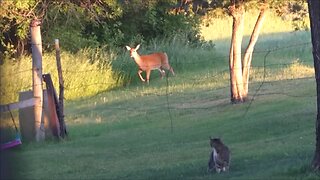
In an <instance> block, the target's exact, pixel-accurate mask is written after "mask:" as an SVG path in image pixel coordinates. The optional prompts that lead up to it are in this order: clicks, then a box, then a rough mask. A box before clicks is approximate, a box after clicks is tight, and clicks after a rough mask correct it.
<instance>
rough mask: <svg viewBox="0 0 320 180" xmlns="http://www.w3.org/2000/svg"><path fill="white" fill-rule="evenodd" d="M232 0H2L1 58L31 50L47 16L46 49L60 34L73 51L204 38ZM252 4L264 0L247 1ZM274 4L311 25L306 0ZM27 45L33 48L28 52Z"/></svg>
mask: <svg viewBox="0 0 320 180" xmlns="http://www.w3.org/2000/svg"><path fill="white" fill-rule="evenodd" d="M230 2H231V1H229V0H148V1H145V0H65V1H61V0H23V1H21V0H2V1H0V3H1V6H0V31H1V33H2V34H3V36H1V37H0V52H1V53H0V56H1V57H0V59H1V60H3V59H5V58H7V57H15V58H17V57H20V56H21V55H23V54H26V53H28V52H30V47H29V45H28V39H29V38H28V31H29V24H30V21H31V20H32V19H33V18H39V19H42V36H43V42H44V43H46V44H45V46H44V48H45V49H46V50H51V49H52V46H51V45H50V43H49V42H52V41H53V39H55V38H59V39H60V42H61V44H63V48H64V49H65V50H68V51H70V52H72V53H75V52H77V51H79V50H80V49H83V48H87V47H91V48H96V47H107V48H108V49H118V48H119V47H123V46H124V45H127V44H129V45H133V44H134V45H135V44H137V43H149V42H150V41H151V40H152V39H155V38H173V36H175V37H176V38H187V40H188V41H190V42H192V43H198V42H201V41H200V40H201V37H200V35H199V32H200V31H199V27H200V24H201V20H203V22H205V23H206V24H208V23H210V20H211V19H212V18H216V17H223V18H225V17H228V12H227V8H228V6H229V5H230ZM245 2H246V7H247V9H254V8H257V7H258V6H259V2H260V1H258V0H251V1H245ZM269 3H270V6H271V8H273V9H274V10H275V11H276V12H277V14H278V15H279V16H281V17H283V18H285V19H286V20H288V21H292V22H293V25H294V26H295V27H296V29H297V30H298V29H306V28H307V27H308V24H307V23H306V21H305V19H306V16H307V10H306V9H307V8H306V5H305V1H304V0H299V1H279V0H270V1H269ZM26 50H27V51H26Z"/></svg>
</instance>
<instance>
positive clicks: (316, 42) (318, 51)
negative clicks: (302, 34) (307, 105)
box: [308, 0, 320, 170]
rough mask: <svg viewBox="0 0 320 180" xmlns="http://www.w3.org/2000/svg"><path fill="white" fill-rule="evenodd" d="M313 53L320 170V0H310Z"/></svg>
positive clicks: (318, 164)
mask: <svg viewBox="0 0 320 180" xmlns="http://www.w3.org/2000/svg"><path fill="white" fill-rule="evenodd" d="M308 8H309V16H310V26H311V39H312V47H313V50H312V53H313V60H314V69H315V78H316V83H317V119H316V150H315V153H314V158H313V161H312V167H313V168H314V169H315V170H320V1H319V0H308Z"/></svg>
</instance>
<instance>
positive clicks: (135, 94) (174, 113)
mask: <svg viewBox="0 0 320 180" xmlns="http://www.w3.org/2000/svg"><path fill="white" fill-rule="evenodd" d="M246 40H248V39H247V37H246V38H245V41H246ZM229 42H230V41H229V40H228V38H225V39H219V40H218V39H217V40H216V41H215V43H216V46H215V48H214V49H207V48H203V47H197V48H194V47H191V46H189V45H188V44H186V43H184V42H179V41H176V40H174V39H173V40H171V41H168V42H165V41H163V42H162V41H159V42H155V43H154V45H150V46H144V45H142V46H141V50H140V51H141V53H148V52H152V51H156V50H164V51H166V52H167V53H168V55H169V57H170V62H171V64H172V66H173V68H174V69H175V72H176V76H175V77H172V76H171V75H169V79H163V80H160V79H159V74H158V72H153V73H152V76H151V80H150V85H146V84H143V83H141V82H139V79H138V77H137V75H136V70H137V69H136V66H135V64H134V62H132V61H130V58H129V55H128V52H126V51H125V49H124V53H123V54H122V53H120V54H119V55H118V56H116V57H114V61H113V62H112V64H111V66H112V70H113V71H114V72H118V73H120V74H122V75H123V74H125V75H126V76H124V77H123V78H124V79H125V78H128V77H129V78H130V79H131V82H129V83H128V84H127V85H126V86H125V87H117V88H114V89H112V90H110V91H108V92H100V93H98V94H96V95H95V96H91V97H88V98H82V99H73V100H68V99H67V100H66V109H65V118H66V123H67V127H68V131H69V137H68V138H67V139H66V140H62V141H60V142H56V141H54V140H47V141H45V142H42V143H36V142H30V143H26V142H24V144H23V145H22V146H20V147H19V148H16V149H12V150H10V151H6V152H1V153H6V154H5V155H6V157H10V160H9V161H6V162H7V163H5V165H6V166H7V167H8V168H9V169H11V170H12V171H13V173H12V177H13V178H15V179H319V174H317V173H316V172H313V171H312V170H311V166H310V163H311V160H312V157H313V153H314V149H315V133H314V132H315V117H316V104H315V102H316V92H315V80H314V78H313V76H314V71H313V61H312V56H311V45H310V44H308V42H310V35H309V32H295V33H287V32H282V33H270V32H269V33H266V34H263V35H262V36H261V37H260V39H259V41H258V43H257V46H256V51H255V53H254V55H253V62H252V63H253V67H252V72H251V79H250V86H249V97H250V99H254V100H253V101H252V103H251V101H249V102H247V103H245V104H237V105H234V104H230V94H229V93H230V92H229V91H230V90H229V74H228V56H227V54H228V48H227V47H228V43H229ZM304 43H307V44H304ZM299 44H304V45H299ZM244 47H245V45H244ZM269 51H270V52H269ZM75 61H76V60H75ZM74 64H76V62H74ZM88 66H89V65H88ZM98 75H99V74H96V76H98ZM98 77H101V76H98ZM76 84H78V83H76ZM209 136H219V137H221V138H222V139H223V141H224V142H225V143H226V144H227V145H228V146H229V148H230V149H231V153H232V158H231V159H232V160H231V169H230V172H228V173H222V174H215V173H211V174H210V173H207V172H206V168H207V161H208V156H209V151H210V147H209ZM3 162H4V161H2V163H3Z"/></svg>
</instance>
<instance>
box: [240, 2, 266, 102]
mask: <svg viewBox="0 0 320 180" xmlns="http://www.w3.org/2000/svg"><path fill="white" fill-rule="evenodd" d="M267 7H268V4H267V3H264V4H263V5H262V6H261V8H260V13H259V16H258V19H257V22H256V24H255V26H254V29H253V31H252V34H251V38H250V41H249V44H248V47H247V49H246V52H245V54H244V57H243V62H242V65H243V67H242V68H243V69H242V73H243V89H244V94H245V98H247V95H248V89H249V74H250V67H251V60H252V54H253V50H254V46H255V45H256V42H257V40H258V38H259V34H260V30H261V28H262V25H263V22H264V19H265V17H266V9H267Z"/></svg>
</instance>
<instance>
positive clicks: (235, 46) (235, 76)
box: [229, 4, 244, 103]
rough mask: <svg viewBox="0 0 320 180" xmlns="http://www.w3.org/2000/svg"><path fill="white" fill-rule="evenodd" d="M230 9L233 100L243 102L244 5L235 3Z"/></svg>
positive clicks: (230, 65) (230, 61)
mask: <svg viewBox="0 0 320 180" xmlns="http://www.w3.org/2000/svg"><path fill="white" fill-rule="evenodd" d="M229 11H230V14H231V15H232V18H233V25H232V38H231V46H230V56H229V68H230V86H231V88H230V89H231V102H232V103H241V102H243V101H244V99H243V96H244V94H243V93H244V91H243V84H242V83H243V78H242V63H241V44H242V38H243V26H244V7H243V5H242V4H241V5H239V6H238V7H236V6H235V5H234V6H231V7H230V8H229Z"/></svg>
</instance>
